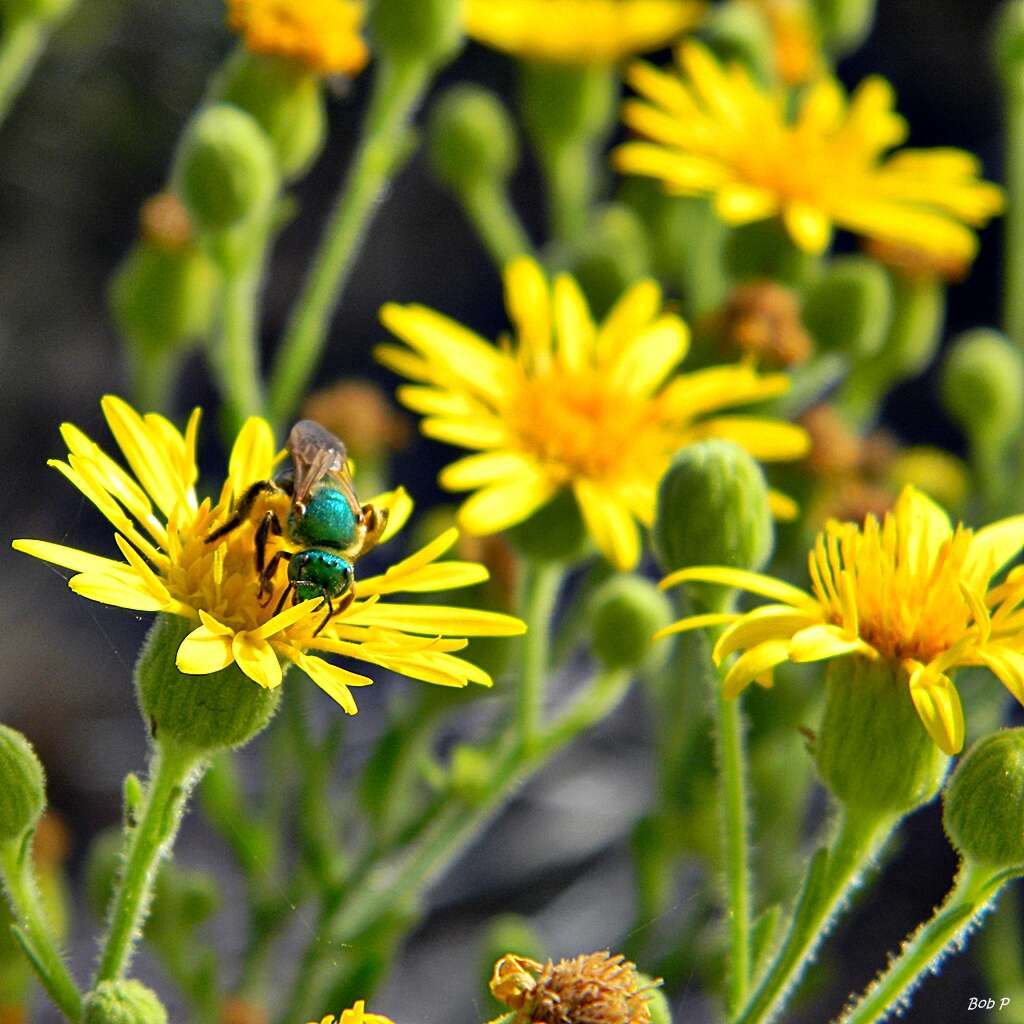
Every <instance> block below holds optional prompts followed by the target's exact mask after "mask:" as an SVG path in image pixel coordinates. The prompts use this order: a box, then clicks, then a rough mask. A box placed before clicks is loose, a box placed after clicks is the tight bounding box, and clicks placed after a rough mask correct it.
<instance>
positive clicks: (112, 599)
mask: <svg viewBox="0 0 1024 1024" xmlns="http://www.w3.org/2000/svg"><path fill="white" fill-rule="evenodd" d="M68 587H69V588H70V589H71V590H72V591H74V593H76V594H78V595H79V596H80V597H87V598H89V600H90V601H98V602H99V603H100V604H109V605H113V606H114V607H115V608H130V609H132V610H133V611H137V612H162V611H164V609H165V607H166V602H165V601H163V600H161V599H160V598H158V597H155V596H154V595H153V593H152V592H151V591H150V590H149V588H148V587H147V586H146V585H145V583H143V582H142V580H140V579H139V578H138V577H137V576H135V575H134V574H129V573H114V572H83V573H79V574H78V575H77V576H72V577H71V579H70V580H68Z"/></svg>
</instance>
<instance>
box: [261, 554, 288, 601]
mask: <svg viewBox="0 0 1024 1024" xmlns="http://www.w3.org/2000/svg"><path fill="white" fill-rule="evenodd" d="M294 555H295V552H294V551H278V552H277V554H276V555H274V557H273V558H272V559H271V560H270V562H269V563H268V565H267V567H266V568H265V569H264V570H263V571H262V572H261V573H260V590H259V593H258V594H257V595H256V596H257V598H258V599H259V602H260V605H261V606H262V607H264V608H265V607H266V606H267V605H268V604H270V599H271V597H272V596H273V594H274V573H276V572H277V567H278V566H279V565H280V564H281V563H282V562H288V561H291V559H292V557H293V556H294ZM264 597H266V600H265V601H264V600H263V598H264Z"/></svg>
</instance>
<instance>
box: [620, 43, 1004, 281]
mask: <svg viewBox="0 0 1024 1024" xmlns="http://www.w3.org/2000/svg"><path fill="white" fill-rule="evenodd" d="M678 63H679V70H680V73H681V74H680V75H675V74H670V73H668V72H666V71H663V70H659V69H657V68H654V67H651V66H650V65H648V64H643V63H637V64H634V65H633V66H632V67H631V68H630V70H629V73H628V78H629V81H630V82H631V83H632V85H633V86H634V88H635V89H636V90H637V91H638V92H639V93H640V94H641V96H643V97H644V101H639V100H631V101H629V102H627V103H626V104H625V107H624V109H623V119H624V120H625V122H626V124H627V125H629V126H630V127H631V128H633V129H634V130H635V131H636V132H637V133H639V134H640V135H641V136H644V137H646V139H647V140H650V141H632V142H627V143H625V144H624V145H622V146H620V147H619V148H618V149H617V150H616V151H615V153H614V156H613V159H614V162H615V165H616V167H617V168H618V169H619V170H620V171H623V172H625V173H627V174H640V175H645V176H648V177H653V178H658V179H660V180H661V181H662V183H663V184H664V186H665V188H666V189H667V190H668V191H670V192H674V193H678V194H680V195H692V196H711V197H713V198H714V202H715V208H716V210H717V212H718V214H719V216H720V217H721V218H722V219H723V220H725V221H726V222H728V223H729V224H745V223H749V222H752V221H757V220H763V219H765V218H767V217H774V216H780V217H781V218H782V220H783V222H784V224H785V226H786V228H787V230H788V231H789V234H790V235H791V236H792V238H793V240H794V241H795V242H796V243H797V245H799V246H800V247H801V248H803V249H805V250H807V251H808V252H822V251H823V250H825V249H826V248H827V247H828V245H829V242H830V240H831V237H832V231H833V228H834V227H839V228H845V229H847V230H849V231H853V232H856V233H858V234H861V235H865V236H868V237H871V238H877V239H882V240H884V241H888V242H893V243H897V244H901V245H905V246H909V247H912V248H915V249H920V250H922V251H924V252H926V253H929V254H931V255H932V256H933V257H935V258H941V259H944V260H956V259H960V260H965V261H969V260H970V259H971V258H972V257H973V256H974V254H975V251H976V249H977V238H976V237H975V235H974V232H973V231H972V230H971V227H979V226H981V225H983V224H985V222H986V221H987V220H988V219H989V218H990V217H992V216H993V215H994V214H996V213H998V212H999V211H1000V209H1001V208H1002V193H1001V191H1000V190H999V188H998V187H997V186H995V185H992V184H990V183H989V182H985V181H981V180H979V179H978V172H979V166H978V161H977V160H976V159H975V157H973V156H972V155H971V154H970V153H966V152H964V151H963V150H959V149H932V150H913V149H904V150H901V151H900V152H898V153H895V154H892V155H889V156H885V154H886V152H887V151H888V150H890V149H891V148H892V147H893V146H896V145H898V144H899V143H901V142H902V141H903V140H904V139H905V138H906V135H907V126H906V123H905V122H904V120H903V119H902V118H901V117H900V116H899V115H898V114H897V113H896V112H895V111H894V110H893V102H894V97H893V92H892V88H891V87H890V85H889V84H888V83H887V82H886V81H885V80H884V79H881V78H869V79H868V80H867V81H865V82H863V83H862V84H861V85H860V87H859V88H858V89H857V90H856V92H855V93H854V94H853V95H852V96H851V97H849V98H847V96H846V95H845V93H844V92H843V90H842V87H841V86H840V85H839V83H838V82H836V81H835V79H833V78H831V77H825V78H821V79H819V80H818V81H816V82H815V83H814V84H813V85H811V86H810V87H809V88H808V89H807V91H806V92H805V93H804V94H803V95H802V97H801V98H800V100H799V102H798V105H797V109H796V114H795V116H794V117H793V118H792V119H791V118H789V117H788V116H787V110H788V108H789V99H788V94H787V93H786V91H785V90H782V89H779V90H774V91H765V90H764V89H763V88H762V87H761V86H759V85H758V84H756V83H755V81H754V80H753V79H752V78H751V76H750V74H749V73H748V72H747V71H746V70H744V69H743V68H742V67H740V66H739V65H730V66H728V67H723V66H722V65H721V64H720V63H719V62H718V61H717V60H716V59H715V58H714V57H713V56H712V55H711V53H710V52H709V51H708V50H707V49H705V48H704V47H703V46H701V45H699V44H698V43H694V42H690V43H686V44H685V45H683V46H682V47H680V49H679V51H678Z"/></svg>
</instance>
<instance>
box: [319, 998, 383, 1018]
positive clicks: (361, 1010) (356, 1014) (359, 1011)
mask: <svg viewBox="0 0 1024 1024" xmlns="http://www.w3.org/2000/svg"><path fill="white" fill-rule="evenodd" d="M310 1024H316V1021H310ZM320 1024H394V1022H393V1021H392V1020H391V1018H390V1017H384V1016H383V1015H381V1014H379V1013H367V1012H366V1002H365V1001H364V1000H362V999H360V1000H359V1001H358V1002H357V1003H356V1004H355V1005H354V1006H353V1007H352V1008H351V1009H350V1010H345V1011H344V1012H343V1013H342V1015H341V1016H340V1017H334V1016H333V1015H328V1016H327V1017H324V1018H322V1019H321V1021H320Z"/></svg>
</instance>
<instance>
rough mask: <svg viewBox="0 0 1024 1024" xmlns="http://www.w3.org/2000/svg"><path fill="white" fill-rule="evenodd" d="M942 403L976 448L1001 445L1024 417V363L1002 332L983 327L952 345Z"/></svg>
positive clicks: (958, 339) (944, 366) (1017, 427)
mask: <svg viewBox="0 0 1024 1024" xmlns="http://www.w3.org/2000/svg"><path fill="white" fill-rule="evenodd" d="M942 398H943V402H944V404H945V406H946V410H947V411H948V412H949V414H950V415H951V416H952V417H953V418H954V419H956V420H957V421H958V422H959V423H960V425H961V426H962V427H963V429H964V432H965V433H966V434H967V435H968V437H970V439H971V443H972V444H974V445H976V446H981V447H992V446H999V445H1001V444H1002V443H1003V442H1004V441H1006V440H1007V439H1008V438H1009V437H1010V436H1011V435H1012V434H1014V433H1016V431H1018V430H1019V429H1020V426H1021V420H1022V417H1024V364H1022V362H1021V357H1020V353H1019V352H1018V351H1017V350H1016V349H1015V348H1014V347H1013V346H1012V345H1011V344H1010V342H1009V341H1008V340H1007V339H1006V338H1005V336H1003V335H1002V334H1000V333H999V332H998V331H993V330H989V329H987V328H978V329H977V330H973V331H966V332H965V333H963V334H961V335H960V336H959V337H958V338H956V339H955V340H954V341H953V344H952V346H951V348H950V352H949V355H948V356H947V357H946V361H945V364H944V365H943V368H942Z"/></svg>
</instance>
